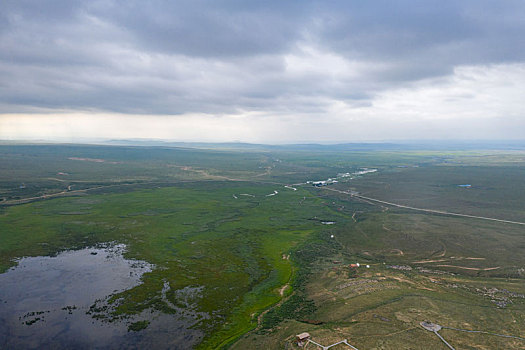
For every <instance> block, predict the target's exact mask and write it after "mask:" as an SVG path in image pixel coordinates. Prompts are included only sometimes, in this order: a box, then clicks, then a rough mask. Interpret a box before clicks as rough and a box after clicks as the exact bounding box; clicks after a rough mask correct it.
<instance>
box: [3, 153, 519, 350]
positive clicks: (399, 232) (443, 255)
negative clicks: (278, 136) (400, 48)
mask: <svg viewBox="0 0 525 350" xmlns="http://www.w3.org/2000/svg"><path fill="white" fill-rule="evenodd" d="M0 157H1V160H2V162H1V165H0V166H1V168H0V170H1V171H0V197H2V198H3V201H2V202H0V204H1V206H0V271H5V270H6V269H8V268H9V267H10V266H13V265H14V264H15V261H14V259H16V258H19V257H22V256H38V255H53V254H56V253H57V252H60V251H63V250H66V249H81V248H84V247H89V246H94V245H96V244H99V243H107V242H115V243H125V244H126V245H127V252H126V257H128V258H133V259H140V260H145V261H148V262H150V263H153V264H155V266H156V268H155V269H154V270H153V271H152V272H150V273H147V274H145V275H144V276H143V283H142V284H141V285H139V286H137V287H135V288H132V289H130V290H127V291H124V292H121V293H118V294H115V295H113V296H111V297H110V298H109V299H108V300H107V301H106V302H107V303H108V306H109V308H108V309H98V306H100V305H95V308H94V310H93V312H94V315H95V316H97V317H101V318H103V319H106V320H109V321H113V320H120V319H122V320H123V321H124V322H127V318H126V317H127V316H130V315H135V316H137V315H139V316H140V315H142V314H143V313H142V312H143V311H144V310H155V311H156V312H162V313H168V314H176V313H177V312H180V309H186V310H187V311H188V312H189V314H192V315H194V316H195V315H196V323H195V325H194V327H196V328H199V329H201V330H202V331H204V333H205V338H204V340H203V342H202V343H201V344H199V345H198V346H199V347H200V348H209V349H216V348H227V347H231V348H233V349H280V348H285V347H286V348H288V349H291V348H294V347H295V345H294V344H293V342H292V340H293V337H294V335H295V334H297V333H300V332H303V331H307V332H310V333H311V334H312V336H313V338H314V339H315V340H316V341H319V342H321V343H322V344H325V345H327V344H329V343H332V342H335V341H339V340H342V339H349V340H350V342H351V343H352V344H354V345H355V346H357V347H358V348H360V349H400V348H412V349H428V348H435V349H440V348H444V344H443V343H441V342H440V340H439V339H438V338H437V337H436V336H435V335H434V334H432V333H430V332H427V331H425V330H423V329H422V328H421V327H420V326H419V322H421V321H424V320H431V321H434V322H437V323H439V324H441V325H444V326H448V327H454V328H461V329H469V330H483V331H487V332H494V333H502V334H508V335H516V336H521V337H524V334H523V333H521V334H520V332H522V331H523V329H525V298H524V297H523V295H524V294H525V283H524V278H525V254H524V252H525V226H522V225H515V224H508V223H500V222H493V221H486V220H482V219H474V218H462V217H454V216H449V215H440V214H431V213H425V212H417V211H413V210H409V209H401V208H396V207H392V206H388V205H386V204H380V203H377V202H371V201H366V200H363V199H360V198H357V197H352V196H350V195H348V194H343V193H338V192H334V191H331V190H330V189H337V190H340V191H357V192H359V193H361V194H363V195H365V196H368V197H371V198H375V199H379V200H385V201H390V202H393V203H398V204H403V205H410V206H414V207H418V208H427V209H437V210H445V211H449V212H456V213H463V214H472V215H480V216H487V217H492V218H499V219H504V220H514V221H522V222H523V221H525V215H524V213H525V183H524V182H523V175H524V174H525V158H524V153H523V152H521V151H505V152H503V151H446V152H445V151H436V150H430V151H419V150H417V151H415V150H410V151H402V152H401V151H393V150H375V151H366V150H356V151H350V150H331V149H329V148H328V149H324V150H319V149H311V148H305V149H291V148H287V147H281V148H276V147H274V148H262V149H261V148H253V149H248V150H246V149H242V148H238V149H237V148H235V149H198V150H196V149H188V148H168V147H164V148H163V147H152V148H147V147H108V146H76V145H67V146H54V145H47V146H0ZM71 158H73V159H71ZM79 158H81V159H79ZM363 167H367V168H374V169H378V172H377V173H371V174H367V175H365V176H359V177H354V178H352V179H348V178H341V179H340V182H339V183H337V184H335V185H331V186H329V187H325V188H323V187H321V188H316V187H313V186H311V185H296V186H295V188H297V190H296V191H294V190H293V189H290V188H285V187H284V185H285V184H297V183H301V182H305V181H308V180H324V179H327V178H329V177H334V176H336V175H337V174H338V173H346V172H353V171H355V170H358V169H359V168H363ZM59 173H61V174H59ZM22 184H23V186H20V185H22ZM460 184H472V188H461V187H458V185H460ZM68 186H72V187H71V189H69V190H68ZM21 187H22V188H21ZM275 190H277V191H278V192H279V193H278V194H276V195H273V196H268V195H269V194H272V193H274V191H275ZM54 194H58V195H57V196H56V197H53V195H54ZM242 194H249V195H250V196H247V195H242ZM44 196H47V197H44ZM30 198H32V199H30ZM24 202H28V203H24ZM323 221H333V222H335V224H333V225H324V224H322V222H323ZM332 236H333V237H332ZM355 262H360V263H361V264H368V265H370V268H369V269H367V268H359V269H357V270H353V269H350V268H349V267H348V264H350V263H355ZM285 286H286V288H284V289H283V287H285ZM187 290H195V291H197V292H196V293H193V294H191V293H190V294H188V295H186V296H184V297H181V293H182V294H184V291H187ZM208 316H209V317H208ZM137 317H138V316H137ZM134 321H136V322H134V323H133V324H132V325H131V329H134V328H136V331H147V325H148V323H147V320H136V319H134ZM137 322H142V323H137ZM144 327H146V328H145V330H143V328H144ZM440 333H441V334H442V335H443V336H444V337H445V338H446V339H447V340H448V341H449V342H450V343H452V344H453V345H455V346H456V347H457V348H458V349H459V348H465V349H469V348H476V349H492V348H510V349H512V348H514V349H520V348H523V347H524V346H525V343H524V342H523V341H521V340H517V339H512V338H501V337H495V336H490V335H486V334H473V333H466V332H460V331H454V330H450V329H443V330H442V331H441V332H440Z"/></svg>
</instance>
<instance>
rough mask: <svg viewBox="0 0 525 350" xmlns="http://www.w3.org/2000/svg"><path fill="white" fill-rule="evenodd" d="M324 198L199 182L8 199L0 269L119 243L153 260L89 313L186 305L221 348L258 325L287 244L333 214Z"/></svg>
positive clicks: (286, 263) (286, 265)
mask: <svg viewBox="0 0 525 350" xmlns="http://www.w3.org/2000/svg"><path fill="white" fill-rule="evenodd" d="M274 190H278V191H279V193H278V194H277V195H274V196H267V195H268V194H271V193H273V191H274ZM242 194H244V195H242ZM246 194H249V195H246ZM234 195H235V196H234ZM235 197H237V198H235ZM303 197H307V200H304V199H303ZM320 203H321V201H320V200H319V199H316V198H313V197H311V196H310V194H309V193H308V192H307V191H304V190H300V189H299V190H297V191H292V190H290V189H286V188H282V187H281V186H278V185H256V184H247V183H243V184H238V183H237V184H236V183H224V182H201V183H199V184H186V185H180V186H178V187H168V188H159V189H154V190H142V191H135V192H129V193H120V194H104V195H91V196H85V197H80V198H78V197H77V198H62V199H54V200H50V201H43V202H36V203H31V204H26V205H20V206H15V207H8V208H4V209H3V213H2V215H1V216H0V264H1V266H0V268H1V271H4V270H6V269H7V268H8V267H9V266H12V265H13V259H14V258H16V257H21V256H36V255H52V254H55V253H57V252H59V251H61V250H64V249H71V248H73V249H80V248H83V247H86V246H91V245H95V244H97V243H101V242H118V243H125V244H126V245H127V253H126V254H125V256H126V257H127V258H133V259H140V260H146V261H148V262H150V263H153V264H155V265H156V268H155V269H154V271H152V272H151V273H147V274H145V275H144V276H143V281H144V283H143V284H141V285H139V286H137V287H135V288H133V289H130V290H127V291H124V292H122V293H119V294H117V295H114V296H113V297H112V298H110V299H109V303H110V306H111V307H110V308H109V309H107V310H109V311H106V313H108V312H109V314H106V315H102V316H101V315H100V311H102V314H103V313H104V310H105V309H104V308H100V309H97V307H95V308H93V310H92V311H93V312H94V313H97V311H99V313H98V314H99V315H98V316H101V317H109V319H118V318H121V317H125V316H126V315H138V314H140V313H141V312H142V311H144V310H147V309H154V310H158V311H161V312H164V313H173V314H175V313H177V312H179V311H180V309H184V310H187V311H188V312H189V313H190V314H192V315H193V316H195V318H196V322H197V323H196V324H195V327H197V328H199V329H201V330H203V331H205V334H207V335H208V336H207V337H206V338H205V340H204V342H203V343H202V344H201V347H202V348H217V347H221V346H224V345H227V344H229V343H231V342H232V341H233V340H235V339H236V338H237V337H239V336H240V335H242V334H243V333H245V332H246V331H248V330H249V329H252V328H254V327H255V326H256V316H257V315H258V314H259V313H260V312H261V311H262V310H264V309H265V308H267V307H269V306H270V305H272V304H274V303H276V302H277V301H278V300H279V299H280V298H281V295H280V293H279V289H280V288H281V287H282V286H284V285H285V284H287V283H289V282H290V281H291V279H292V276H293V271H294V266H293V263H292V260H291V259H289V257H288V255H289V253H290V251H291V249H292V248H293V247H294V246H296V245H298V244H300V243H301V242H302V241H304V240H306V239H307V238H308V237H310V236H311V235H312V233H313V232H315V231H319V230H320V229H321V228H322V225H321V224H320V223H319V222H318V221H316V220H309V219H311V218H312V217H314V216H326V217H328V218H330V217H331V215H332V211H331V210H330V209H329V208H326V207H323V206H322V205H320ZM132 327H135V328H141V329H142V328H143V327H147V324H146V323H137V324H136V325H135V324H132ZM131 329H132V330H135V329H134V328H131Z"/></svg>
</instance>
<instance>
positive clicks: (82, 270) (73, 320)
mask: <svg viewBox="0 0 525 350" xmlns="http://www.w3.org/2000/svg"><path fill="white" fill-rule="evenodd" d="M124 249H125V246H124V245H113V246H108V247H103V248H102V247H101V248H88V249H83V250H77V251H66V252H63V253H60V254H58V255H57V256H56V257H28V258H22V259H20V260H19V261H18V265H17V266H16V267H13V268H11V269H10V270H9V271H7V272H6V273H4V274H0V348H8V349H11V348H13V349H15V348H16V349H37V348H38V349H41V348H53V349H66V348H67V349H70V348H76V349H84V348H86V349H87V348H89V349H92V348H111V349H114V348H136V347H140V348H142V347H143V346H153V347H154V348H173V349H185V348H188V347H190V346H191V345H192V344H194V343H195V342H196V341H197V340H198V339H199V338H200V337H201V334H200V332H198V331H195V330H189V329H188V327H189V324H188V321H187V320H182V319H178V318H176V317H175V316H172V315H161V314H158V313H151V311H150V312H148V315H147V317H148V318H149V319H148V321H150V322H151V323H150V326H149V327H148V328H147V329H145V330H143V331H140V332H128V323H129V322H113V323H108V322H102V321H99V320H96V319H94V318H92V317H91V316H90V315H88V314H86V311H88V310H89V307H90V306H91V305H93V303H94V302H95V301H96V300H98V299H105V298H106V297H107V296H108V295H110V294H113V293H115V292H118V291H123V290H126V289H129V288H132V287H133V286H136V285H138V284H139V283H140V278H141V276H142V275H143V274H144V273H146V272H149V271H151V270H152V268H153V266H152V265H151V264H148V263H147V262H144V261H137V260H127V259H125V258H124V257H123V256H122V253H123V252H124ZM142 316H143V315H142ZM142 319H144V318H142Z"/></svg>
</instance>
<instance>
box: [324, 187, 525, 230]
mask: <svg viewBox="0 0 525 350" xmlns="http://www.w3.org/2000/svg"><path fill="white" fill-rule="evenodd" d="M325 189H326V190H329V191H333V192H339V193H343V194H347V195H349V196H351V197H356V198H360V199H364V200H366V201H371V202H376V203H381V204H386V205H390V206H392V207H397V208H403V209H410V210H415V211H422V212H425V213H433V214H441V215H451V216H459V217H464V218H472V219H481V220H490V221H497V222H503V223H506V224H515V225H524V226H525V222H519V221H511V220H503V219H495V218H488V217H485V216H476V215H468V214H460V213H451V212H448V211H442V210H434V209H424V208H416V207H411V206H408V205H402V204H397V203H391V202H387V201H382V200H379V199H375V198H370V197H366V196H362V195H360V194H355V193H350V192H348V191H340V190H336V189H334V188H325Z"/></svg>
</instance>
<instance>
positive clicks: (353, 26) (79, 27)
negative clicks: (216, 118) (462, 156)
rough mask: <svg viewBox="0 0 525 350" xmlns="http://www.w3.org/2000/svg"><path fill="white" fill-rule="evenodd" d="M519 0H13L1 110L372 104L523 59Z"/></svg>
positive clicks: (4, 13) (1, 12) (315, 108)
mask: <svg viewBox="0 0 525 350" xmlns="http://www.w3.org/2000/svg"><path fill="white" fill-rule="evenodd" d="M524 17H525V3H524V2H522V1H504V2H502V1H391V0H383V1H265V2H256V1H196V0H193V1H160V0H159V1H71V0H62V1H60V0H55V1H49V0H43V1H14V0H6V1H3V2H2V3H1V4H0V112H4V113H5V112H24V111H28V110H33V109H34V108H35V107H37V108H38V107H41V108H48V109H51V110H52V109H57V108H58V109H83V110H105V111H114V112H124V113H145V114H155V113H162V114H180V113H186V112H202V113H212V114H213V113H217V114H220V113H235V112H237V111H273V112H282V111H285V112H289V113H293V112H294V111H300V112H307V111H312V112H315V113H318V112H320V111H322V110H323V108H325V105H326V104H327V101H329V100H340V101H344V102H346V103H347V104H348V105H350V106H351V105H356V106H363V105H367V104H369V103H370V101H371V100H372V99H373V97H374V96H375V95H376V94H377V93H380V92H381V91H385V90H388V89H390V88H392V87H393V86H398V84H403V83H410V82H414V81H418V80H421V79H425V78H428V77H438V76H445V75H447V74H450V73H451V72H452V71H453V70H454V68H455V67H457V66H459V65H476V64H498V63H508V62H523V60H524V57H525V44H524V42H523V34H522V33H525V24H524V21H523V18H524Z"/></svg>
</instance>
